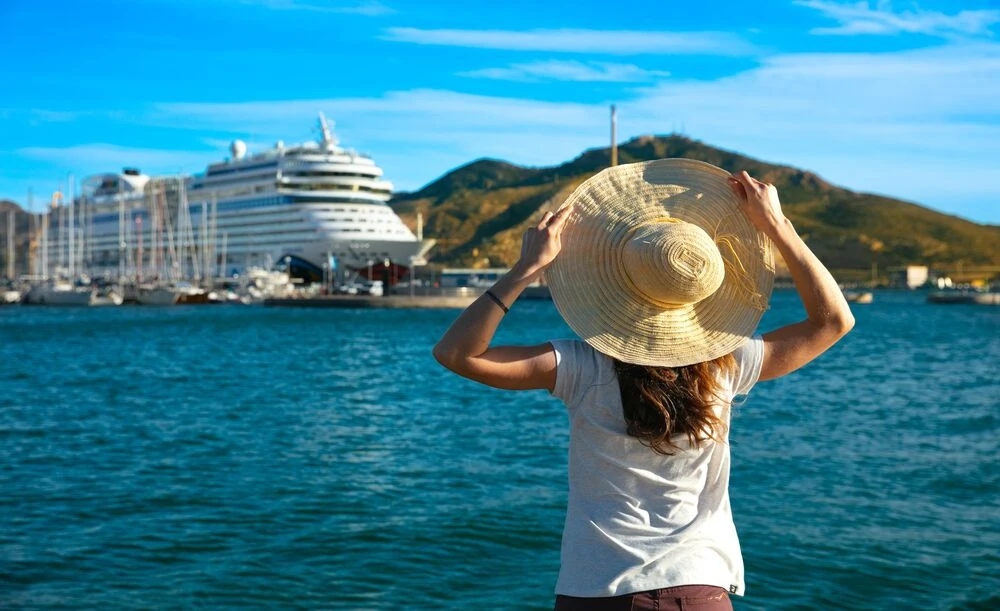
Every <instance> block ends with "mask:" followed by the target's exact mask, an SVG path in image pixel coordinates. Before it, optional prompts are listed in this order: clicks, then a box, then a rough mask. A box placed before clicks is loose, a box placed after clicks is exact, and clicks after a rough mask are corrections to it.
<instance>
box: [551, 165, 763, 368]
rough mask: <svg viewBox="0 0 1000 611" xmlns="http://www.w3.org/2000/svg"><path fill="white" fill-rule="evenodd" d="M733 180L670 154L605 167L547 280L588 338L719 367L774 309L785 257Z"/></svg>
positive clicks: (665, 361) (632, 358) (587, 186)
mask: <svg viewBox="0 0 1000 611" xmlns="http://www.w3.org/2000/svg"><path fill="white" fill-rule="evenodd" d="M729 177H730V174H729V172H726V171H725V170H723V169H721V168H717V167H715V166H712V165H709V164H707V163H703V162H700V161H695V160H692V159H659V160H656V161H648V162H644V163H634V164H628V165H620V166H616V167H613V168H609V169H606V170H604V171H602V172H600V173H599V174H597V175H595V176H593V177H592V178H590V179H588V180H587V181H586V182H584V183H583V184H581V185H580V186H579V187H578V188H577V189H576V190H575V191H574V192H573V194H572V195H570V197H569V198H568V199H567V201H566V205H569V206H572V211H571V212H570V215H569V217H568V219H567V221H566V225H565V226H564V229H563V234H562V250H561V251H560V253H559V256H558V257H556V259H555V261H553V263H552V265H551V266H550V267H549V268H548V269H547V270H546V272H545V277H546V280H547V282H548V284H549V288H550V289H551V292H552V298H553V300H554V301H555V304H556V307H557V308H558V309H559V313H560V314H562V316H563V319H564V320H565V321H566V323H567V324H568V325H569V326H570V328H571V329H573V331H574V332H575V333H576V334H577V335H578V336H579V337H580V338H581V339H583V340H584V341H586V342H587V343H588V344H590V345H591V346H593V347H594V348H595V349H597V350H598V351H599V352H602V353H604V354H606V355H608V356H610V357H613V358H615V359H618V360H620V361H623V362H626V363H634V364H637V365H655V366H659V367H682V366H684V365H690V364H692V363H701V362H705V361H710V360H712V359H715V358H718V357H720V356H722V355H724V354H728V353H730V352H732V351H733V350H735V349H736V348H738V347H739V346H741V345H743V343H745V342H746V341H747V339H748V338H749V337H750V336H751V335H752V334H753V332H754V330H755V329H756V327H757V323H758V322H759V321H760V318H761V315H762V314H763V313H764V310H765V309H767V302H768V298H769V297H770V295H771V288H772V286H773V285H774V252H773V247H772V244H771V241H770V240H769V239H768V238H767V236H765V235H764V234H763V233H761V232H760V231H758V230H757V229H756V228H755V227H754V226H753V224H752V223H751V222H750V221H749V219H748V218H747V217H746V215H745V214H744V213H743V212H742V211H741V210H740V206H739V200H738V199H737V197H736V195H735V193H733V191H732V189H731V188H730V187H729V184H728V182H727V179H728V178H729Z"/></svg>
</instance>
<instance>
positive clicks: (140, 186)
mask: <svg viewBox="0 0 1000 611" xmlns="http://www.w3.org/2000/svg"><path fill="white" fill-rule="evenodd" d="M318 133H319V137H318V138H317V140H316V141H314V142H306V143H303V144H296V145H288V146H286V145H285V143H283V142H281V141H278V142H276V143H275V144H274V146H273V147H271V148H270V149H267V150H264V151H262V152H258V153H250V152H249V151H248V150H247V146H246V144H245V143H243V142H242V141H240V140H236V141H233V142H232V144H231V145H230V150H229V152H230V157H229V158H228V159H226V160H224V161H221V162H218V163H213V164H210V165H209V166H208V167H207V168H206V170H205V171H204V172H203V173H202V174H199V175H196V176H192V177H187V176H148V175H146V174H143V173H142V172H140V171H139V170H138V169H136V168H125V169H124V170H123V171H122V172H120V173H117V174H100V175H95V176H90V177H87V178H85V179H84V180H82V181H81V183H80V185H79V186H80V193H79V194H77V193H76V184H75V182H74V180H73V179H72V177H70V178H69V180H68V183H67V185H68V192H67V193H65V194H64V193H62V192H56V193H54V194H53V195H52V198H51V201H50V202H49V204H48V206H47V208H46V210H45V211H44V213H43V214H41V215H39V216H38V217H34V216H33V217H32V220H33V222H36V224H37V228H36V231H35V232H34V234H33V235H32V236H31V237H32V240H31V254H30V265H31V268H32V269H33V270H34V271H33V272H32V273H30V274H29V275H28V276H26V277H24V278H22V280H21V281H20V282H19V283H18V286H11V287H9V289H8V290H7V291H6V292H5V293H4V303H8V302H15V301H21V302H23V303H25V304H33V305H78V306H83V305H96V304H102V305H104V304H122V303H139V304H143V305H176V304H198V303H219V302H229V301H243V302H249V301H259V300H261V299H264V298H266V297H272V296H275V295H279V294H286V293H289V292H291V291H293V289H296V288H303V287H308V286H309V285H314V284H318V283H323V284H324V286H329V287H330V288H331V289H336V288H337V287H338V286H340V285H349V284H352V283H355V282H357V281H367V282H373V281H375V280H379V281H384V282H385V283H386V284H387V285H388V286H392V285H394V284H396V283H398V282H399V281H401V280H403V279H405V278H408V276H409V274H410V271H411V269H412V268H414V266H415V265H418V264H420V263H421V262H422V261H424V257H425V255H426V254H427V252H428V251H429V250H430V249H431V248H432V247H433V246H434V240H425V239H423V236H422V231H421V229H420V227H419V222H418V229H417V232H416V233H414V232H412V231H411V230H410V229H409V228H408V227H407V226H406V225H405V224H403V222H402V221H401V220H400V218H399V217H398V216H397V215H396V214H395V213H394V212H393V211H392V209H391V208H389V206H388V205H387V202H388V200H389V198H390V197H391V195H392V183H391V182H389V181H388V180H386V179H384V178H383V176H382V169H381V168H380V167H378V166H377V165H376V164H375V162H374V160H372V159H371V157H369V156H366V155H363V154H361V153H358V152H356V151H354V150H351V149H346V148H343V147H341V146H340V143H339V141H338V140H337V138H336V136H335V135H334V134H333V129H332V125H331V124H330V123H329V122H328V121H327V119H326V117H325V116H323V114H322V113H320V114H319V120H318ZM30 207H31V205H30V202H29V208H30ZM12 216H13V211H11V212H10V213H9V214H8V221H7V223H6V225H7V231H8V235H7V236H6V240H5V242H6V244H7V245H8V247H9V253H8V254H7V255H6V257H5V259H6V261H7V264H8V265H7V267H8V268H9V270H7V274H6V275H7V277H8V279H11V278H13V277H14V275H13V271H12V270H13V269H14V255H13V245H14V236H13V233H12V231H13V221H12V220H10V219H11V218H12ZM275 274H277V275H283V278H282V279H275V278H267V279H266V281H264V282H261V279H262V277H263V276H267V275H275ZM220 287H223V289H224V290H223V291H221V292H220V291H219V290H218V289H219V288H220ZM15 291H16V292H17V294H16V295H15V294H14V292H15Z"/></svg>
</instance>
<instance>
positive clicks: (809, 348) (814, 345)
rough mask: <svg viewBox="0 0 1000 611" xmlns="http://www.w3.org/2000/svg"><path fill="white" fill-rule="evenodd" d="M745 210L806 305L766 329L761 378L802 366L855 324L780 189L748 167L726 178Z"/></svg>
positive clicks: (772, 377) (839, 292)
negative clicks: (802, 312)
mask: <svg viewBox="0 0 1000 611" xmlns="http://www.w3.org/2000/svg"><path fill="white" fill-rule="evenodd" d="M729 184H730V186H731V187H732V189H733V191H734V192H735V193H736V194H737V196H738V197H739V199H740V202H741V208H742V209H743V212H744V213H745V214H746V215H747V218H749V219H750V222H752V223H753V224H754V226H756V227H757V229H759V230H760V231H762V232H764V234H766V235H767V237H769V238H770V239H771V241H772V242H774V244H775V246H777V248H778V251H779V252H780V253H781V256H782V258H784V260H785V264H786V265H788V271H789V272H791V274H792V280H793V281H794V282H795V288H796V290H797V291H798V292H799V297H801V299H802V304H803V305H804V306H805V309H806V319H805V320H803V321H802V322H797V323H794V324H791V325H787V326H785V327H781V328H780V329H776V330H774V331H771V332H769V333H765V334H764V336H763V337H764V361H763V364H762V366H761V372H760V379H761V380H771V379H774V378H780V377H781V376H783V375H785V374H788V373H791V372H793V371H795V370H796V369H798V368H800V367H803V366H804V365H806V364H807V363H809V362H810V361H812V360H813V359H815V358H816V357H818V356H819V355H821V354H823V353H824V352H826V350H827V349H828V348H830V346H833V345H834V344H835V343H837V341H838V340H840V338H842V337H844V335H846V334H847V332H848V331H850V330H851V329H852V328H853V327H854V315H853V314H851V308H850V306H848V305H847V300H846V299H844V293H843V292H842V291H841V290H840V287H839V286H837V282H836V281H835V280H834V279H833V276H831V275H830V272H829V271H828V270H827V269H826V267H824V266H823V264H822V263H820V260H819V259H817V258H816V255H814V254H813V252H812V251H811V250H809V247H808V246H806V243H805V242H804V241H802V238H800V237H799V235H798V233H796V232H795V228H794V227H792V224H791V222H789V220H788V219H786V218H785V215H784V214H783V213H782V212H781V204H780V202H779V201H778V190H777V189H776V188H775V187H774V185H769V184H765V183H763V182H761V181H759V180H757V179H756V178H753V177H751V176H750V175H749V174H747V173H746V172H740V173H739V174H736V175H735V176H734V177H733V178H730V179H729Z"/></svg>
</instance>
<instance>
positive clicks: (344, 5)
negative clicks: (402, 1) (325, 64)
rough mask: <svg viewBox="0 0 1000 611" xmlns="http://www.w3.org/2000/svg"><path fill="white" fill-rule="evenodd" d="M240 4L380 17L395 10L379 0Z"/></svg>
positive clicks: (242, 0)
mask: <svg viewBox="0 0 1000 611" xmlns="http://www.w3.org/2000/svg"><path fill="white" fill-rule="evenodd" d="M239 2H240V4H250V5H254V6H262V7H265V8H269V9H274V10H281V11H314V12H319V13H343V14H352V15H365V16H367V17H380V16H382V15H391V14H393V13H395V12H396V11H395V9H393V8H391V7H388V6H386V5H385V4H382V3H381V2H379V1H378V0H362V1H360V2H337V1H329V0H327V1H324V0H239Z"/></svg>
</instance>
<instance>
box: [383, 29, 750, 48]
mask: <svg viewBox="0 0 1000 611" xmlns="http://www.w3.org/2000/svg"><path fill="white" fill-rule="evenodd" d="M382 39H383V40H390V41H394V42H409V43H415V44H421V45H440V46H448V47H469V48H476V49H506V50H509V51H550V52H563V53H602V54H607V55H642V54H666V53H683V54H693V55H745V54H750V53H753V52H754V48H753V46H752V45H751V44H750V43H748V42H746V41H745V40H743V39H742V38H740V37H739V36H737V35H735V34H731V33H728V32H657V31H637V30H570V29H561V30H525V31H515V30H422V29H418V28H389V29H387V30H385V32H384V33H383V35H382Z"/></svg>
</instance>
